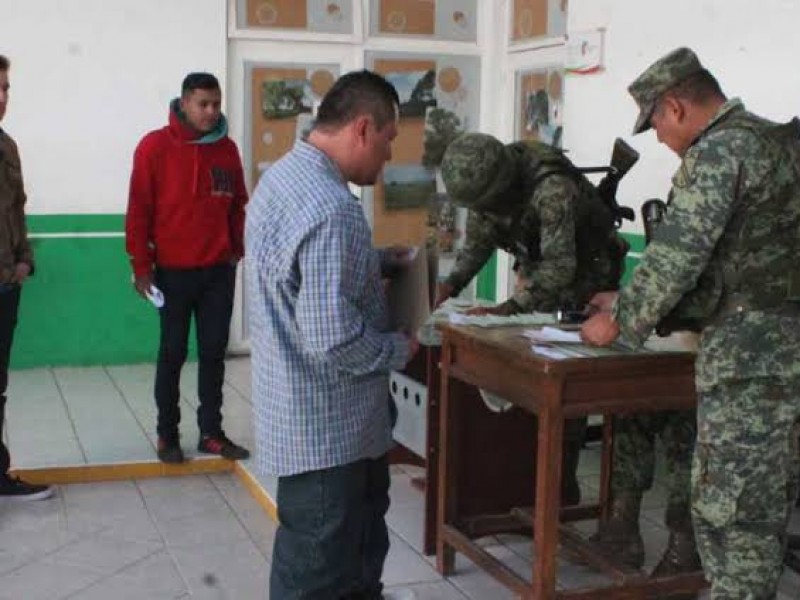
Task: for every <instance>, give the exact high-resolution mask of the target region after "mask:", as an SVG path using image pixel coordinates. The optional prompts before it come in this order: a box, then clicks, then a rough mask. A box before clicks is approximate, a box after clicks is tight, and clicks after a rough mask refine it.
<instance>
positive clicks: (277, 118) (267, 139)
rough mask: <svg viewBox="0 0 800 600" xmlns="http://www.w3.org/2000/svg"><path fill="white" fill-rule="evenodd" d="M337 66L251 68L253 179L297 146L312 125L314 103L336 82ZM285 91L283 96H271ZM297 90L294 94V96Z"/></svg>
mask: <svg viewBox="0 0 800 600" xmlns="http://www.w3.org/2000/svg"><path fill="white" fill-rule="evenodd" d="M337 73H338V66H333V65H319V66H308V67H302V66H301V67H283V66H267V65H256V66H253V68H252V69H251V70H250V82H249V83H250V160H249V167H250V181H251V182H252V183H253V185H255V183H256V182H257V181H258V179H259V177H260V176H261V173H262V172H263V171H264V170H265V169H267V168H268V167H269V165H271V164H272V163H274V162H275V161H276V160H278V159H279V158H281V157H282V156H283V155H284V154H286V153H287V152H288V151H289V150H291V149H292V147H293V146H294V143H295V140H296V139H297V138H298V137H299V136H300V135H301V133H302V131H303V130H304V129H305V128H306V127H308V126H310V124H311V118H312V110H313V102H314V101H318V100H321V99H322V96H324V95H325V93H326V92H327V91H328V89H330V87H331V86H332V85H333V83H334V81H335V79H336V74H337ZM276 90H277V91H284V92H285V95H284V96H279V97H277V98H275V97H269V94H270V92H275V91H276ZM293 93H294V95H293Z"/></svg>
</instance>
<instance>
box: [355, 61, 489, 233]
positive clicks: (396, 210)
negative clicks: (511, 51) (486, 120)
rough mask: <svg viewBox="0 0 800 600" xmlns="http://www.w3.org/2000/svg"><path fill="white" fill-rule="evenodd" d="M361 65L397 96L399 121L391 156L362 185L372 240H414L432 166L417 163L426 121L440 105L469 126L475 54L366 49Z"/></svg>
mask: <svg viewBox="0 0 800 600" xmlns="http://www.w3.org/2000/svg"><path fill="white" fill-rule="evenodd" d="M366 65H367V68H370V69H373V70H375V71H377V72H378V73H381V74H382V75H384V77H386V78H387V80H389V81H390V82H391V83H392V84H393V85H394V86H395V88H396V89H397V91H398V95H399V96H400V125H399V128H398V136H397V138H396V139H395V141H394V143H393V144H392V160H391V161H389V162H388V163H387V165H386V167H385V168H384V171H383V174H382V176H381V177H380V178H379V180H378V181H377V182H376V184H375V186H374V187H372V188H365V189H364V196H365V199H366V202H367V203H369V204H371V206H372V226H373V239H374V243H375V244H376V245H377V246H386V245H391V244H419V243H421V242H422V241H423V240H424V238H425V237H426V234H427V222H428V213H429V206H430V201H431V196H432V195H433V194H435V192H436V181H435V177H436V174H435V170H434V169H433V168H430V167H428V166H425V165H423V162H422V158H423V154H424V144H425V131H426V125H427V126H430V122H429V120H430V117H431V115H435V114H436V111H438V112H439V113H441V111H446V112H447V114H452V115H453V116H454V117H456V118H457V119H458V122H459V123H460V125H461V126H462V127H463V128H464V129H465V130H470V129H475V128H476V127H477V124H478V116H479V109H480V58H478V57H470V56H453V55H421V54H405V53H390V52H381V53H378V52H375V53H370V52H368V53H367V56H366Z"/></svg>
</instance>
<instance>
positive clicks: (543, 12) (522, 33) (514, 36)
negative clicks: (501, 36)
mask: <svg viewBox="0 0 800 600" xmlns="http://www.w3.org/2000/svg"><path fill="white" fill-rule="evenodd" d="M567 4H568V0H514V3H513V5H512V10H511V28H510V32H511V40H510V41H511V42H523V41H527V40H531V39H536V38H541V37H558V36H563V35H565V34H566V33H567Z"/></svg>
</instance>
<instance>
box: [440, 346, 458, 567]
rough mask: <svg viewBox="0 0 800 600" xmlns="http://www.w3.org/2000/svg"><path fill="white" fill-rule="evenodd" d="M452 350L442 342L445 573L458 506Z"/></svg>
mask: <svg viewBox="0 0 800 600" xmlns="http://www.w3.org/2000/svg"><path fill="white" fill-rule="evenodd" d="M450 353H451V346H450V344H448V343H447V342H446V341H445V342H444V344H443V345H442V368H441V371H442V380H441V386H440V387H439V481H438V498H437V510H436V513H437V514H436V568H437V569H438V571H439V573H441V574H442V575H451V574H452V573H453V571H454V569H455V559H456V555H455V550H454V549H453V547H452V546H450V545H449V544H447V543H446V542H445V540H444V526H445V525H451V524H453V520H454V518H455V516H456V510H457V507H458V500H457V497H456V493H457V489H456V488H457V486H456V477H457V473H458V471H457V468H456V460H457V458H458V457H457V452H456V442H455V435H456V433H457V431H458V428H459V426H460V424H459V423H456V422H455V420H454V419H455V418H457V414H456V413H457V411H456V410H455V408H454V406H453V404H454V403H453V402H451V398H450V360H451V357H450Z"/></svg>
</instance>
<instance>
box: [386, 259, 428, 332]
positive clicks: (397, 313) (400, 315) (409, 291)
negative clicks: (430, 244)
mask: <svg viewBox="0 0 800 600" xmlns="http://www.w3.org/2000/svg"><path fill="white" fill-rule="evenodd" d="M428 271H429V261H428V253H427V251H426V249H425V246H424V245H423V246H420V247H419V249H418V250H417V252H416V254H415V256H414V258H413V259H412V261H411V262H410V264H409V265H408V266H407V267H406V268H405V269H402V270H401V272H399V273H397V274H396V275H395V276H394V277H392V279H391V280H390V281H389V287H388V289H387V297H388V298H387V299H388V304H389V315H390V319H391V324H392V329H395V330H399V331H405V332H407V333H409V334H414V335H416V332H417V329H418V328H419V327H420V326H422V324H423V323H425V321H427V319H428V316H429V315H430V312H431V309H430V279H429V275H428Z"/></svg>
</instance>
